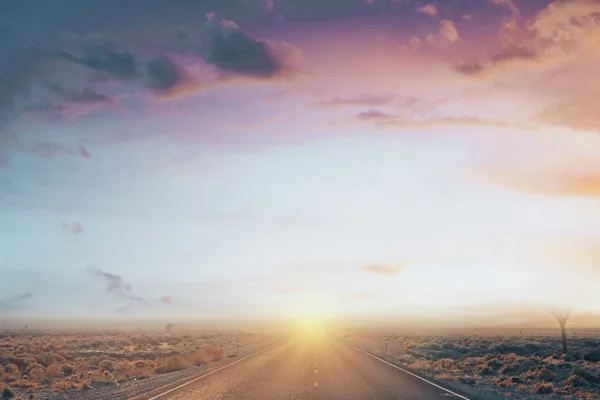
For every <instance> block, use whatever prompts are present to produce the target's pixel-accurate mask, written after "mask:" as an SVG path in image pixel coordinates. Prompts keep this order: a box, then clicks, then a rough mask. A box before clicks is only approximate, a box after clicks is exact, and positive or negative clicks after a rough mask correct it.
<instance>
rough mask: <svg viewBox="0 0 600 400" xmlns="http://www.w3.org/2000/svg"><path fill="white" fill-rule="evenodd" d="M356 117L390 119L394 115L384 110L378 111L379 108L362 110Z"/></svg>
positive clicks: (361, 118) (362, 118)
mask: <svg viewBox="0 0 600 400" xmlns="http://www.w3.org/2000/svg"><path fill="white" fill-rule="evenodd" d="M356 117H357V118H358V119H360V120H363V121H365V120H367V121H368V120H382V119H383V120H389V119H393V118H394V116H393V115H390V114H386V113H384V112H382V111H378V110H370V111H365V112H361V113H358V114H357V115H356Z"/></svg>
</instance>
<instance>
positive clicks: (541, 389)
mask: <svg viewBox="0 0 600 400" xmlns="http://www.w3.org/2000/svg"><path fill="white" fill-rule="evenodd" d="M532 392H533V393H538V394H550V393H552V392H554V386H552V384H551V383H540V384H537V385H534V386H533V389H532Z"/></svg>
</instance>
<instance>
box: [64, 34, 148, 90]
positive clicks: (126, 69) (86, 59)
mask: <svg viewBox="0 0 600 400" xmlns="http://www.w3.org/2000/svg"><path fill="white" fill-rule="evenodd" d="M82 53H83V54H82V55H74V54H71V53H70V52H68V51H66V50H59V51H56V52H55V53H54V55H55V56H56V57H57V58H60V59H63V60H65V61H69V62H73V63H75V64H78V65H81V66H83V67H86V68H89V69H92V70H94V71H97V72H101V73H104V74H106V75H108V76H109V77H112V78H116V79H118V80H120V81H133V80H134V79H136V78H137V77H138V76H139V73H140V64H139V62H138V60H137V59H136V58H135V56H134V54H133V53H131V52H129V51H122V50H119V49H117V48H116V46H115V45H114V44H113V43H110V42H108V43H95V44H93V45H92V44H91V43H89V44H88V45H86V46H85V47H83V49H82Z"/></svg>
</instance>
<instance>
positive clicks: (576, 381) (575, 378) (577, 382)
mask: <svg viewBox="0 0 600 400" xmlns="http://www.w3.org/2000/svg"><path fill="white" fill-rule="evenodd" d="M566 384H567V386H571V387H579V386H583V385H585V379H583V378H582V377H581V376H579V375H575V374H573V375H571V376H570V377H569V378H568V379H567V380H566Z"/></svg>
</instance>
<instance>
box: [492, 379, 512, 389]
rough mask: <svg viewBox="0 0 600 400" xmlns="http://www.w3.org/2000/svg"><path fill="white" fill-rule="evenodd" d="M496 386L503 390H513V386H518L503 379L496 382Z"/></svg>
mask: <svg viewBox="0 0 600 400" xmlns="http://www.w3.org/2000/svg"><path fill="white" fill-rule="evenodd" d="M496 385H497V386H499V387H501V388H511V387H513V386H516V383H515V382H513V381H512V380H510V379H501V380H499V381H497V382H496Z"/></svg>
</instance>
